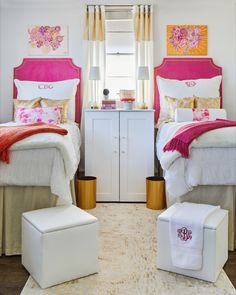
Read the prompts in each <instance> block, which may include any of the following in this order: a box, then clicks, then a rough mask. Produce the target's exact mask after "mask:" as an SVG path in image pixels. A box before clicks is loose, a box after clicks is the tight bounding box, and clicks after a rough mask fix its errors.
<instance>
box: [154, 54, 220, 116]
mask: <svg viewBox="0 0 236 295" xmlns="http://www.w3.org/2000/svg"><path fill="white" fill-rule="evenodd" d="M218 75H222V68H221V67H219V66H217V65H216V64H214V62H213V59H212V58H164V59H163V62H162V64H161V65H159V66H157V67H155V68H154V109H155V121H157V120H158V117H159V113H160V100H159V91H158V85H157V83H156V77H157V76H161V77H163V78H168V79H176V80H188V79H189V80H191V79H201V78H203V79H204V78H212V77H214V76H218ZM220 97H221V102H220V105H221V107H222V82H221V85H220Z"/></svg>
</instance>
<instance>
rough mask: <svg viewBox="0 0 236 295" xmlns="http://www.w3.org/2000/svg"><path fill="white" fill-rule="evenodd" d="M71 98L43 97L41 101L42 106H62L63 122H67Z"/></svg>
mask: <svg viewBox="0 0 236 295" xmlns="http://www.w3.org/2000/svg"><path fill="white" fill-rule="evenodd" d="M69 101H70V100H69V99H61V100H59V99H48V98H42V99H41V101H40V104H41V107H62V110H61V123H66V122H67V111H68V105H69Z"/></svg>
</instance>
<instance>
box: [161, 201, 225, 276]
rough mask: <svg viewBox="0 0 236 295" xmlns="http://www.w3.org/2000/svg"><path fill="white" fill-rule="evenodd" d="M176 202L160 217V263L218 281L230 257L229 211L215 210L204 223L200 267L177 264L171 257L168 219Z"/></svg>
mask: <svg viewBox="0 0 236 295" xmlns="http://www.w3.org/2000/svg"><path fill="white" fill-rule="evenodd" d="M172 212H173V206H172V207H170V208H168V209H167V210H166V211H164V212H163V213H162V214H160V215H159V216H158V219H157V267H158V268H159V269H163V270H167V271H171V272H175V273H179V274H183V275H186V276H190V277H194V278H198V279H202V280H206V281H210V282H215V281H216V280H217V277H218V275H219V273H220V271H221V269H222V268H223V266H224V264H225V262H226V261H227V259H228V211H227V210H222V209H219V210H217V211H215V212H214V213H212V214H211V215H210V216H209V217H208V218H207V219H206V222H205V225H204V231H203V232H204V242H203V263H202V268H201V269H200V270H189V269H183V268H178V267H175V266H174V265H173V264H172V259H171V252H170V251H171V246H170V237H169V220H170V216H171V215H172Z"/></svg>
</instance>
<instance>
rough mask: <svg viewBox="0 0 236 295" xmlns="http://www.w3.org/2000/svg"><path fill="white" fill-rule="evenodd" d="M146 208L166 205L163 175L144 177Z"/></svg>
mask: <svg viewBox="0 0 236 295" xmlns="http://www.w3.org/2000/svg"><path fill="white" fill-rule="evenodd" d="M146 193H147V208H149V209H154V210H161V209H164V208H165V207H166V194H165V180H164V178H163V177H158V176H150V177H147V178H146Z"/></svg>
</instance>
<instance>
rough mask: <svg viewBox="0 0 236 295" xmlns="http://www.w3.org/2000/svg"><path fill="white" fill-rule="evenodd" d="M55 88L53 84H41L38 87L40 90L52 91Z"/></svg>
mask: <svg viewBox="0 0 236 295" xmlns="http://www.w3.org/2000/svg"><path fill="white" fill-rule="evenodd" d="M52 88H53V85H52V84H49V85H47V84H39V85H38V89H52Z"/></svg>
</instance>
